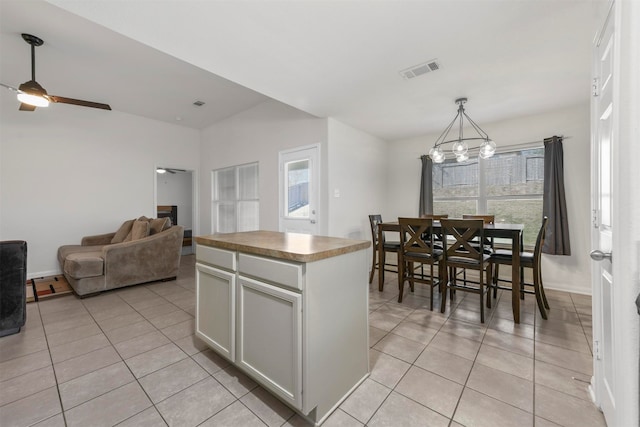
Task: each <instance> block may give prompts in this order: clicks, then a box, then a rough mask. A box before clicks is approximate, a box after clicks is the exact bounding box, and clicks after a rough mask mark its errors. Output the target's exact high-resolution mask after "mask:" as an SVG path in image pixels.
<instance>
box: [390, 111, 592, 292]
mask: <svg viewBox="0 0 640 427" xmlns="http://www.w3.org/2000/svg"><path fill="white" fill-rule="evenodd" d="M445 125H446V123H445V124H443V126H445ZM482 128H483V129H484V130H485V131H486V132H487V133H488V134H489V135H490V136H491V138H493V140H494V141H495V142H496V144H497V145H498V148H499V149H500V148H503V147H505V146H508V145H513V144H523V143H527V142H532V141H542V139H544V138H546V137H549V136H553V135H564V136H569V137H570V138H569V139H567V140H566V141H565V142H564V144H563V145H564V167H565V177H564V179H565V181H564V183H565V190H566V197H567V210H568V216H569V229H570V230H569V233H570V237H571V252H572V255H571V256H551V255H543V258H542V275H543V282H544V286H545V288H549V289H562V290H567V291H571V292H578V293H585V294H590V293H591V274H590V268H591V267H590V259H589V250H590V225H591V224H590V187H589V186H590V182H591V181H590V157H589V156H590V131H589V129H590V127H589V105H588V104H584V105H578V106H575V107H570V108H565V109H561V110H557V111H551V112H546V113H542V114H538V115H533V116H527V117H521V118H517V119H512V120H505V121H501V122H496V123H488V124H485V123H482ZM438 136H439V133H438V134H431V135H424V136H420V137H416V138H411V139H406V140H401V141H394V142H392V143H390V144H389V156H388V162H389V174H388V177H389V181H388V192H387V195H388V196H387V204H386V209H385V211H384V212H383V215H384V216H386V217H391V218H393V217H398V216H403V215H406V216H415V215H417V214H418V201H419V190H420V167H421V164H420V160H419V157H420V156H421V155H422V154H425V153H427V152H428V151H429V149H430V148H431V147H432V146H433V142H434V141H435V140H436V138H437V137H438Z"/></svg>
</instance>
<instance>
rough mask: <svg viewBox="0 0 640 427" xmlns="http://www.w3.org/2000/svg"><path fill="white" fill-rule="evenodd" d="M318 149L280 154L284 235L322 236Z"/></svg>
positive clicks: (281, 211) (295, 150)
mask: <svg viewBox="0 0 640 427" xmlns="http://www.w3.org/2000/svg"><path fill="white" fill-rule="evenodd" d="M319 151H320V147H319V146H318V145H312V146H308V147H301V148H298V149H294V150H288V151H282V152H280V180H279V181H280V231H283V232H288V233H304V234H318V230H319V228H318V214H317V212H318V200H319V199H318V194H319V184H320V179H319V178H320V164H319V158H320V155H319Z"/></svg>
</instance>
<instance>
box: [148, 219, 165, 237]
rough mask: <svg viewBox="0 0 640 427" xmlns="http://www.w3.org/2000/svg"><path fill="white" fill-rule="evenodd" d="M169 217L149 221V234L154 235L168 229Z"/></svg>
mask: <svg viewBox="0 0 640 427" xmlns="http://www.w3.org/2000/svg"><path fill="white" fill-rule="evenodd" d="M168 219H169V218H154V219H152V220H150V221H149V236H153V235H154V234H156V233H159V232H161V231H163V230H166V229H167V220H168Z"/></svg>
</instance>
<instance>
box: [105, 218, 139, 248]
mask: <svg viewBox="0 0 640 427" xmlns="http://www.w3.org/2000/svg"><path fill="white" fill-rule="evenodd" d="M134 221H135V220H134V219H130V220H128V221H125V222H124V223H123V224H122V225H121V226H120V228H119V229H118V231H116V235H115V236H113V239H111V243H122V242H124V239H125V238H126V237H127V235H128V234H129V233H130V232H131V227H132V226H133V222H134Z"/></svg>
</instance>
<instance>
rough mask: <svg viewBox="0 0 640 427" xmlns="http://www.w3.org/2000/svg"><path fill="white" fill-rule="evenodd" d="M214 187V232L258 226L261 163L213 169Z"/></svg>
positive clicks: (248, 229) (249, 228)
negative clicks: (259, 169)
mask: <svg viewBox="0 0 640 427" xmlns="http://www.w3.org/2000/svg"><path fill="white" fill-rule="evenodd" d="M211 188H212V192H213V195H212V209H211V224H212V228H213V230H212V231H213V232H214V233H234V232H237V231H252V230H257V229H258V228H259V217H260V215H259V214H260V209H259V208H260V203H259V198H258V163H251V164H247V165H240V166H233V167H230V168H225V169H218V170H215V171H213V173H212V183H211Z"/></svg>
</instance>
